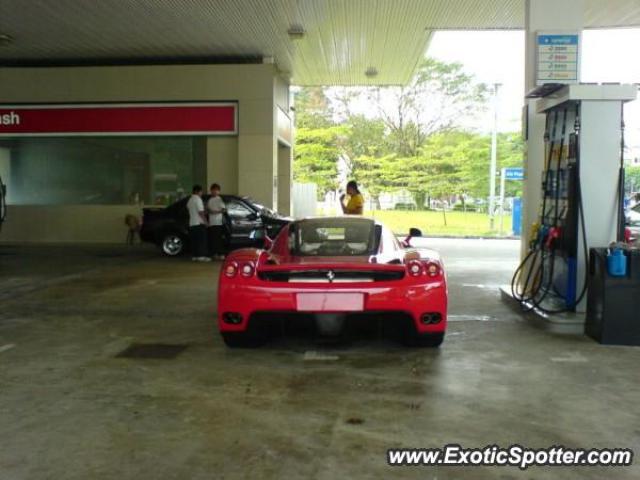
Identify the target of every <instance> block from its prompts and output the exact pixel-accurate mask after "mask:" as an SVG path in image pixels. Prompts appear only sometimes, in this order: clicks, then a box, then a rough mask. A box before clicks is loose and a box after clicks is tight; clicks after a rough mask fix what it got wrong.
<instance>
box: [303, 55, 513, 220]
mask: <svg viewBox="0 0 640 480" xmlns="http://www.w3.org/2000/svg"><path fill="white" fill-rule="evenodd" d="M486 99H487V88H486V86H485V85H484V84H480V83H477V82H475V81H474V79H473V78H472V77H471V76H469V75H467V74H466V73H465V72H464V71H463V69H462V67H461V65H459V64H455V63H452V64H449V63H443V62H439V61H436V60H434V59H429V58H426V59H424V60H423V61H422V63H421V64H420V65H419V67H418V69H417V71H416V75H415V77H414V79H413V80H412V81H411V82H410V83H409V85H407V86H405V87H385V88H373V89H372V88H346V87H342V88H335V87H334V88H321V87H307V88H302V89H300V91H299V92H298V93H297V96H296V143H295V149H294V162H295V163H294V176H295V178H296V180H297V181H302V182H314V183H316V184H318V190H319V193H320V195H324V193H326V192H328V191H331V190H335V189H336V188H337V179H338V176H339V174H342V175H343V176H344V175H345V174H346V175H348V176H349V177H350V178H354V179H356V180H357V181H358V182H359V183H360V184H361V185H362V186H363V188H364V190H365V191H366V193H367V195H368V196H369V197H370V198H372V199H373V200H374V201H377V200H378V199H379V197H380V195H382V194H383V193H385V192H390V191H397V190H405V191H408V192H410V193H411V195H412V196H413V198H414V201H415V202H416V204H417V205H418V207H421V206H422V205H424V204H425V200H426V199H428V198H434V199H452V198H453V197H462V198H464V197H465V196H471V197H476V198H486V197H487V196H488V193H489V192H488V190H489V161H490V156H491V137H490V136H489V135H487V134H481V133H477V132H471V131H465V129H464V127H465V122H466V119H468V118H469V117H471V116H473V115H476V114H478V113H479V112H482V110H483V109H484V108H485V105H486ZM363 102H366V103H367V111H368V114H367V115H365V114H363V113H357V111H358V108H357V107H358V105H362V103H363ZM360 110H362V109H360ZM522 151H523V145H522V140H521V138H520V135H519V134H517V133H511V134H500V135H499V137H498V152H497V156H498V171H499V170H500V168H502V167H512V166H518V165H521V163H522ZM341 170H342V171H341ZM520 190H521V184H520V182H507V194H508V195H516V194H518V193H519V192H520Z"/></svg>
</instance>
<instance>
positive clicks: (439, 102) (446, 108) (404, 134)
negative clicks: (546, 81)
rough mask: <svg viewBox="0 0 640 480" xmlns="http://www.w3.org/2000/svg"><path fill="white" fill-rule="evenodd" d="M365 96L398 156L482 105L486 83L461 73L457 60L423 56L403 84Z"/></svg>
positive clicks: (410, 152) (417, 147)
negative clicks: (411, 74) (410, 77)
mask: <svg viewBox="0 0 640 480" xmlns="http://www.w3.org/2000/svg"><path fill="white" fill-rule="evenodd" d="M369 99H370V101H372V102H373V103H374V104H375V105H376V107H377V111H378V115H379V117H380V118H381V119H382V120H383V121H384V123H385V125H386V127H387V129H388V136H389V138H388V141H389V142H390V143H391V145H392V146H393V149H394V152H395V153H397V154H398V155H399V156H401V157H409V156H416V155H418V152H419V150H420V148H421V147H422V146H423V145H424V143H425V142H426V140H427V139H428V138H429V137H430V136H431V135H433V134H435V133H438V132H442V131H446V130H450V129H452V128H454V127H457V126H460V122H461V121H462V120H463V119H465V118H468V117H469V116H473V115H475V114H477V113H478V112H479V111H480V110H481V109H482V108H483V107H484V105H485V103H486V99H487V87H486V85H485V84H482V83H477V82H475V81H474V80H473V77H472V76H471V75H468V74H466V73H464V71H463V69H462V65H461V64H459V63H445V62H440V61H438V60H435V59H433V58H424V59H423V60H422V61H421V62H420V64H419V65H418V68H417V70H416V74H415V76H414V77H413V79H412V80H411V82H410V83H409V84H408V85H407V86H403V87H385V88H384V89H383V88H374V89H371V90H370V93H369Z"/></svg>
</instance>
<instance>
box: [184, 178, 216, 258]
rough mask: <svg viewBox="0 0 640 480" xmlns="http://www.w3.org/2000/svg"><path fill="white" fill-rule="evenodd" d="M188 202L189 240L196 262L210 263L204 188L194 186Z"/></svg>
mask: <svg viewBox="0 0 640 480" xmlns="http://www.w3.org/2000/svg"><path fill="white" fill-rule="evenodd" d="M191 192H192V193H191V198H189V201H188V202H187V210H188V211H189V239H190V240H191V250H192V252H191V253H192V255H193V257H192V258H191V260H193V261H194V262H210V261H211V259H210V258H209V257H207V216H206V215H205V212H204V204H203V203H202V187H201V186H200V185H194V186H193V189H192V190H191Z"/></svg>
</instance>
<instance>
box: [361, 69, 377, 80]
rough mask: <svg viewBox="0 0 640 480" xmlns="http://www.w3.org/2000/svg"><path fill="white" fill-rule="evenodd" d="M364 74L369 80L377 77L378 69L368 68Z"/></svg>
mask: <svg viewBox="0 0 640 480" xmlns="http://www.w3.org/2000/svg"><path fill="white" fill-rule="evenodd" d="M364 74H365V75H366V76H367V77H369V78H373V77H377V76H378V69H377V68H376V67H369V68H367V71H366V72H364Z"/></svg>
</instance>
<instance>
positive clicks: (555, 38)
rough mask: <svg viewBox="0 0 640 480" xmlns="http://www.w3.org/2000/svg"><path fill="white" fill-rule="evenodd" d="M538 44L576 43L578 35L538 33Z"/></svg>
mask: <svg viewBox="0 0 640 480" xmlns="http://www.w3.org/2000/svg"><path fill="white" fill-rule="evenodd" d="M538 45H578V35H538Z"/></svg>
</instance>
